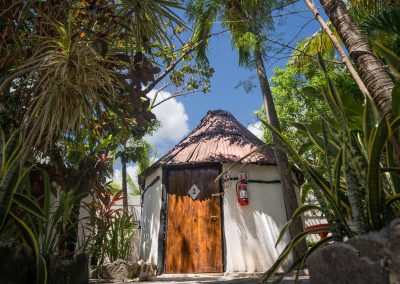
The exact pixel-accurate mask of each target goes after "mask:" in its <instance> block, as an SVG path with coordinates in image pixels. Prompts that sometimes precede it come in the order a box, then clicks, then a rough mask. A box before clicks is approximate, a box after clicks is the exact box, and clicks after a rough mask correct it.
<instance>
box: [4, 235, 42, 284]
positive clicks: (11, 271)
mask: <svg viewBox="0 0 400 284" xmlns="http://www.w3.org/2000/svg"><path fill="white" fill-rule="evenodd" d="M34 271H35V267H34V255H33V251H32V249H31V248H29V247H27V246H24V245H21V244H20V243H17V242H6V243H0V275H1V276H0V279H1V280H0V282H1V283H8V284H14V283H15V284H23V283H31V282H32V279H34V278H35V277H36V276H35V272H34Z"/></svg>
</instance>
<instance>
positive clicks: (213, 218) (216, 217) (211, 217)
mask: <svg viewBox="0 0 400 284" xmlns="http://www.w3.org/2000/svg"><path fill="white" fill-rule="evenodd" d="M210 219H211V221H212V222H215V221H217V220H218V216H210Z"/></svg>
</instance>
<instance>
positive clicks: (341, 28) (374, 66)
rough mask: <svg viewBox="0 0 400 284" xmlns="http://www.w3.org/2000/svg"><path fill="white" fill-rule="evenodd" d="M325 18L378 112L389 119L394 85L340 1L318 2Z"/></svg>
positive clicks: (326, 0) (321, 0) (322, 0)
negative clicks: (343, 47)
mask: <svg viewBox="0 0 400 284" xmlns="http://www.w3.org/2000/svg"><path fill="white" fill-rule="evenodd" d="M320 2H321V4H322V6H323V8H324V10H325V12H326V14H327V15H328V17H329V19H330V20H331V22H332V25H333V26H334V27H335V29H336V31H337V32H338V34H339V36H340V39H341V40H342V41H343V43H344V45H345V46H346V48H347V50H348V51H349V54H350V58H351V59H352V60H353V61H354V62H355V63H356V65H357V66H358V68H359V72H360V75H361V79H362V80H363V82H364V84H365V86H366V87H367V89H368V91H369V93H370V94H371V96H372V98H373V100H374V101H375V103H376V105H377V106H378V108H379V110H380V111H381V112H382V113H383V114H385V115H387V116H388V117H391V109H392V107H391V106H392V89H393V87H394V83H393V81H392V80H391V79H390V76H389V74H388V73H387V72H386V70H385V69H384V67H383V64H382V62H381V61H380V60H379V59H378V58H377V57H376V56H375V55H374V54H373V53H372V51H371V49H370V48H369V46H368V42H367V41H366V39H365V38H364V37H363V36H362V34H361V32H360V31H359V30H358V29H357V27H356V25H355V24H354V23H353V21H352V20H351V18H350V15H349V13H348V11H347V9H346V6H345V4H344V3H343V1H341V0H334V1H333V0H320Z"/></svg>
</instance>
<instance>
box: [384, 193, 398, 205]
mask: <svg viewBox="0 0 400 284" xmlns="http://www.w3.org/2000/svg"><path fill="white" fill-rule="evenodd" d="M396 201H400V193H397V194H393V195H390V196H388V197H387V198H386V200H385V206H389V205H390V204H392V203H393V202H396Z"/></svg>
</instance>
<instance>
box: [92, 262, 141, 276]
mask: <svg viewBox="0 0 400 284" xmlns="http://www.w3.org/2000/svg"><path fill="white" fill-rule="evenodd" d="M137 267H138V264H137V263H134V262H129V261H125V260H122V259H118V260H116V261H114V262H112V263H107V264H104V265H103V266H101V267H99V268H98V271H97V273H98V276H99V278H102V279H116V280H124V279H132V278H135V277H136V274H138V272H137V270H138V269H137Z"/></svg>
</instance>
